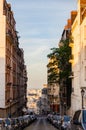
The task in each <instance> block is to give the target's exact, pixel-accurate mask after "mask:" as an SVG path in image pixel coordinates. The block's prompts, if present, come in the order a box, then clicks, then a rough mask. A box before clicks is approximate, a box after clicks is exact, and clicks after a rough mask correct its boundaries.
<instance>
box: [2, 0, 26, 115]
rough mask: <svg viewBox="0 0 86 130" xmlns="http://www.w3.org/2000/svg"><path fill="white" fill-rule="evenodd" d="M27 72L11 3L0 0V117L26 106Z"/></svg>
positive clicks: (14, 113)
mask: <svg viewBox="0 0 86 130" xmlns="http://www.w3.org/2000/svg"><path fill="white" fill-rule="evenodd" d="M26 90H27V72H26V66H25V63H24V51H23V49H21V48H19V36H18V32H17V31H16V21H15V19H14V15H13V12H12V10H11V5H10V4H8V3H7V2H6V1H5V0H0V117H8V116H17V115H19V114H21V113H22V109H23V107H26V102H27V98H26Z"/></svg>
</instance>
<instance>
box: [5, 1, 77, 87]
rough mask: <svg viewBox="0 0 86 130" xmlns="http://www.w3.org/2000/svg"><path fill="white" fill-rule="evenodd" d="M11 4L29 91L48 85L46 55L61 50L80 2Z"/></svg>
mask: <svg viewBox="0 0 86 130" xmlns="http://www.w3.org/2000/svg"><path fill="white" fill-rule="evenodd" d="M7 2H8V3H10V4H11V8H12V11H13V12H14V18H15V20H16V30H17V31H18V32H19V34H18V35H19V36H20V39H19V42H20V46H19V47H20V48H23V50H24V59H25V64H26V66H27V74H28V88H43V84H47V67H46V66H47V64H48V58H47V55H48V54H49V53H50V52H51V51H50V49H51V48H53V47H57V46H58V42H59V40H60V38H61V34H62V32H63V29H64V26H65V25H66V24H67V19H69V18H70V12H71V11H72V10H76V9H77V0H7Z"/></svg>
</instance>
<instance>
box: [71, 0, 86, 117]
mask: <svg viewBox="0 0 86 130" xmlns="http://www.w3.org/2000/svg"><path fill="white" fill-rule="evenodd" d="M71 16H73V15H71ZM71 18H72V17H71ZM73 18H74V17H73ZM72 20H73V21H72V28H71V33H72V38H73V42H72V43H70V46H71V48H72V57H71V59H70V63H71V64H72V72H73V76H72V96H71V110H70V112H71V115H73V114H74V112H75V111H76V110H78V109H82V107H85V106H86V103H85V102H86V92H85V91H86V0H78V9H77V13H75V19H72ZM82 89H83V90H84V92H85V93H84V95H83V96H84V99H83V102H84V104H83V106H82V96H81V90H82Z"/></svg>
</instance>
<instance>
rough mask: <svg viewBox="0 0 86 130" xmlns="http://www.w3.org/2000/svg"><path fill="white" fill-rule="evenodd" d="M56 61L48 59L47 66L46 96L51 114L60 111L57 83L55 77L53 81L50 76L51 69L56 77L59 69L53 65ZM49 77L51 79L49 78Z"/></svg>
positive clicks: (52, 58)
mask: <svg viewBox="0 0 86 130" xmlns="http://www.w3.org/2000/svg"><path fill="white" fill-rule="evenodd" d="M54 61H56V58H55V57H51V58H49V62H48V65H47V84H48V85H47V94H48V103H49V105H50V111H51V112H59V111H60V100H59V84H58V82H57V77H56V78H55V79H53V78H54V76H52V71H51V69H55V74H56V75H58V72H59V69H58V66H57V65H55V64H53V63H54ZM50 77H51V78H50Z"/></svg>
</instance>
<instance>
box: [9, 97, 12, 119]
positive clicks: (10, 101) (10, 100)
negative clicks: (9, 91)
mask: <svg viewBox="0 0 86 130" xmlns="http://www.w3.org/2000/svg"><path fill="white" fill-rule="evenodd" d="M9 103H10V118H11V103H12V98H10V99H9Z"/></svg>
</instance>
